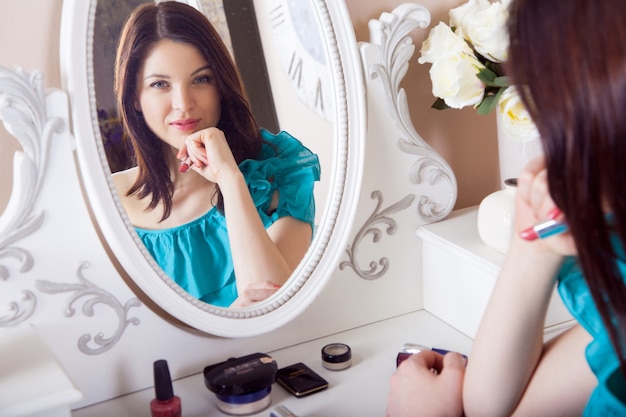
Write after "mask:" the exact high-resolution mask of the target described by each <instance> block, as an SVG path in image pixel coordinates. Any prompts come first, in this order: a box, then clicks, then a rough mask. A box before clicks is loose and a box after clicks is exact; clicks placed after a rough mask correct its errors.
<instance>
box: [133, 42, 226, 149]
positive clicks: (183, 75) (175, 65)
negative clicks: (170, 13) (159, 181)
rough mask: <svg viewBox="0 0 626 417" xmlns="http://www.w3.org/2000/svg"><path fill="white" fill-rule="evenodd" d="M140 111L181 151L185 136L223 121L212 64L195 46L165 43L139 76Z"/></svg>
mask: <svg viewBox="0 0 626 417" xmlns="http://www.w3.org/2000/svg"><path fill="white" fill-rule="evenodd" d="M137 97H138V103H137V104H136V105H138V106H139V110H140V111H141V112H142V113H143V116H144V119H145V120H146V123H147V124H148V127H149V128H150V129H151V130H152V131H153V132H154V133H155V134H156V135H157V136H158V137H159V138H161V140H163V141H164V142H166V143H167V144H169V145H171V146H173V147H174V148H176V149H178V148H179V147H180V146H181V144H182V143H183V141H184V139H185V137H187V136H188V135H190V134H191V133H194V132H197V131H198V130H202V129H205V128H208V127H215V126H217V123H218V121H219V118H220V112H221V106H220V94H219V91H218V87H217V85H216V84H215V78H214V76H213V71H212V70H211V68H210V67H209V63H208V62H207V61H206V60H205V59H204V57H203V56H202V55H201V54H200V52H199V51H198V50H197V49H196V48H195V47H194V46H193V45H190V44H187V43H183V42H175V41H171V40H167V39H165V40H161V41H159V42H158V43H156V44H155V46H154V48H153V49H152V51H151V52H150V53H149V54H148V56H147V57H146V59H145V61H144V64H143V66H142V67H141V69H140V70H139V72H138V74H137Z"/></svg>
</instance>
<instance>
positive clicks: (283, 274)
mask: <svg viewBox="0 0 626 417" xmlns="http://www.w3.org/2000/svg"><path fill="white" fill-rule="evenodd" d="M220 189H221V190H222V194H223V196H224V211H225V214H226V226H227V229H228V237H229V240H230V247H231V254H232V258H233V263H234V267H235V276H236V277H237V290H238V291H239V292H240V293H241V292H242V291H243V290H245V288H247V287H248V286H249V285H251V284H253V283H256V282H262V281H268V280H271V281H273V282H274V283H276V284H278V285H280V284H282V283H284V282H285V281H286V280H287V279H288V278H289V277H290V276H291V273H292V271H293V268H294V267H293V266H292V265H290V264H289V262H287V259H286V257H285V256H284V254H283V253H282V252H281V250H280V248H279V247H278V246H277V244H276V242H274V241H273V240H272V238H271V237H270V235H269V234H268V231H267V230H266V229H265V227H264V225H263V223H262V221H261V219H260V217H259V214H258V212H257V210H256V207H255V205H254V202H253V200H252V197H251V196H250V193H249V191H248V188H247V186H246V183H245V180H244V178H243V175H241V174H240V173H235V174H233V175H229V177H228V179H227V180H225V181H224V182H223V183H222V184H221V185H220ZM295 234H297V233H294V235H295ZM304 239H308V242H310V235H308V237H304ZM304 239H303V240H304ZM287 258H289V257H287Z"/></svg>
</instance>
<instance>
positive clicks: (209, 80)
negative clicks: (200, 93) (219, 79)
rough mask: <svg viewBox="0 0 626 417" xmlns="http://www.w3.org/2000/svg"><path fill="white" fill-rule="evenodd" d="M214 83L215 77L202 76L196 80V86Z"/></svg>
mask: <svg viewBox="0 0 626 417" xmlns="http://www.w3.org/2000/svg"><path fill="white" fill-rule="evenodd" d="M212 82H213V77H212V76H210V75H201V76H199V77H197V78H196V79H195V80H194V83H196V84H211V83H212Z"/></svg>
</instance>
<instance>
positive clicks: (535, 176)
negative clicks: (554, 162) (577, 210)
mask: <svg viewBox="0 0 626 417" xmlns="http://www.w3.org/2000/svg"><path fill="white" fill-rule="evenodd" d="M547 219H552V220H564V219H563V216H562V214H560V210H559V209H558V207H557V206H556V205H555V204H554V201H553V200H552V198H551V197H550V192H549V189H548V172H547V170H546V167H545V161H544V159H543V158H540V159H536V160H534V161H531V162H529V163H528V164H527V165H526V167H525V168H524V170H523V171H522V173H521V174H520V176H519V178H518V180H517V191H516V205H515V231H516V234H517V236H516V237H519V234H520V233H522V232H523V231H524V230H526V229H529V228H531V227H533V226H534V225H536V224H537V223H539V222H542V221H545V220H547ZM533 244H536V246H537V247H539V246H540V245H541V246H542V247H543V248H548V249H550V250H552V251H553V252H555V253H557V254H559V255H574V254H576V247H575V245H574V241H573V239H572V236H571V234H570V233H569V232H565V233H562V234H559V235H555V236H551V237H549V238H547V239H537V241H535V242H533Z"/></svg>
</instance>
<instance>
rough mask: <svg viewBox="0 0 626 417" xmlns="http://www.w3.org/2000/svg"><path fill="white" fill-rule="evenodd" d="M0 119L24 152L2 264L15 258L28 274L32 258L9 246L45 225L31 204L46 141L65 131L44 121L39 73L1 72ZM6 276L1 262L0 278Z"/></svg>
mask: <svg viewBox="0 0 626 417" xmlns="http://www.w3.org/2000/svg"><path fill="white" fill-rule="evenodd" d="M0 120H1V121H2V122H4V126H5V128H6V130H7V131H8V132H9V133H10V134H11V135H13V136H14V137H15V138H16V139H17V140H18V141H19V143H20V145H21V146H22V149H23V150H22V151H16V152H15V154H14V157H13V188H12V194H11V197H10V199H9V203H8V205H7V207H6V209H5V210H4V213H3V214H2V216H1V217H0V260H3V259H6V258H13V259H15V260H17V261H18V262H19V264H20V266H19V271H20V272H27V271H29V270H30V269H31V268H32V266H33V258H32V255H31V254H30V252H28V251H27V250H25V249H23V248H20V247H16V246H12V245H13V244H14V243H15V242H16V241H18V240H19V239H21V238H23V237H24V236H26V235H28V234H30V233H32V232H33V231H35V230H37V229H38V228H39V227H40V226H41V224H42V222H43V218H44V213H43V212H39V213H35V212H33V205H34V203H35V199H36V197H37V194H38V192H39V188H40V186H41V182H42V179H43V177H44V173H45V166H46V161H47V156H48V146H49V144H50V139H51V137H52V135H53V134H54V133H55V132H60V131H61V129H63V120H62V119H60V118H57V117H53V118H48V115H47V112H46V100H45V94H44V91H43V76H42V75H41V73H39V72H33V73H31V74H29V73H27V72H25V71H23V70H21V69H19V68H18V69H16V70H15V71H11V70H8V69H6V68H3V67H0ZM9 275H10V273H9V269H8V268H7V267H6V266H5V265H4V264H3V263H0V279H1V280H6V279H8V278H9Z"/></svg>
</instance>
